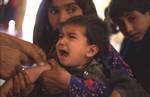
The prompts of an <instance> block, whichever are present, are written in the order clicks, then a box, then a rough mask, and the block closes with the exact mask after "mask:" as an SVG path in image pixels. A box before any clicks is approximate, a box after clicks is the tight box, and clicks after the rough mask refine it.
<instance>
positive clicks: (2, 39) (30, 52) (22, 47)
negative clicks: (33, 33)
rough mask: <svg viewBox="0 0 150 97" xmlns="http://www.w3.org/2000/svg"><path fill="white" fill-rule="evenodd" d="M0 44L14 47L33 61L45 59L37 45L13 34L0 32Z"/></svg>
mask: <svg viewBox="0 0 150 97" xmlns="http://www.w3.org/2000/svg"><path fill="white" fill-rule="evenodd" d="M0 45H1V46H9V47H12V48H16V49H17V50H19V51H21V52H23V53H24V54H25V55H26V56H28V57H30V59H32V61H33V62H35V63H39V62H42V61H46V55H45V53H44V52H43V51H42V50H41V49H40V48H39V47H37V46H36V45H34V44H32V43H29V42H27V41H24V40H21V39H19V38H16V37H14V36H10V35H7V34H4V33H0Z"/></svg>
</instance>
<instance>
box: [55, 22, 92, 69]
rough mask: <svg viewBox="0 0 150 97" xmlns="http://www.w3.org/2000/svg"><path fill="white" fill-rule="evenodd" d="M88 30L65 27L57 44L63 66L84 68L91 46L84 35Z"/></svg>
mask: <svg viewBox="0 0 150 97" xmlns="http://www.w3.org/2000/svg"><path fill="white" fill-rule="evenodd" d="M85 32H86V28H85V27H83V26H78V25H65V26H64V27H63V28H62V29H61V31H60V35H59V40H58V42H57V44H56V51H57V56H58V59H59V61H60V63H61V64H63V65H64V66H69V67H77V68H82V67H83V65H84V64H85V63H86V62H87V60H88V59H89V58H90V57H92V55H89V50H90V48H91V45H89V44H88V43H87V38H86V36H85V35H84V34H85Z"/></svg>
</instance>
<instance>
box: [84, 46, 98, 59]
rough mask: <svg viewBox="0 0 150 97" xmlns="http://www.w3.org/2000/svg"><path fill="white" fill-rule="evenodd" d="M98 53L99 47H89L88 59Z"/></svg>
mask: <svg viewBox="0 0 150 97" xmlns="http://www.w3.org/2000/svg"><path fill="white" fill-rule="evenodd" d="M98 51H99V48H98V46H97V45H95V44H92V45H90V46H89V47H88V50H87V54H86V56H87V57H93V56H95V55H96V54H97V53H98Z"/></svg>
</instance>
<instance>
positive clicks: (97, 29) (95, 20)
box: [60, 16, 109, 58]
mask: <svg viewBox="0 0 150 97" xmlns="http://www.w3.org/2000/svg"><path fill="white" fill-rule="evenodd" d="M65 25H79V26H82V27H85V28H86V31H85V33H84V34H85V36H86V37H87V40H88V43H89V44H95V45H97V46H98V47H99V48H100V52H99V53H98V54H97V55H96V56H95V57H96V58H100V57H101V58H102V55H103V54H104V52H105V54H107V53H106V52H107V50H108V47H109V30H108V27H107V24H106V22H104V21H102V19H100V18H99V17H97V16H76V17H72V18H70V19H68V20H67V21H65V22H64V23H62V24H61V27H60V29H61V28H62V27H64V26H65Z"/></svg>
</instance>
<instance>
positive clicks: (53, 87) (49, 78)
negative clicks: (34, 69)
mask: <svg viewBox="0 0 150 97" xmlns="http://www.w3.org/2000/svg"><path fill="white" fill-rule="evenodd" d="M49 63H50V65H51V67H52V69H51V70H48V71H45V72H43V73H42V75H41V78H42V84H43V87H44V89H45V92H46V93H48V94H49V95H52V94H57V93H59V92H61V91H64V90H67V89H68V88H69V81H70V77H71V75H70V74H69V73H68V72H67V71H66V70H65V69H64V68H62V67H60V66H59V64H58V63H57V62H56V61H55V60H54V59H52V60H50V61H49Z"/></svg>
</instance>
